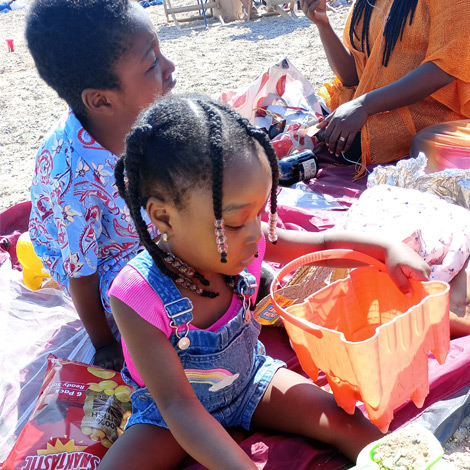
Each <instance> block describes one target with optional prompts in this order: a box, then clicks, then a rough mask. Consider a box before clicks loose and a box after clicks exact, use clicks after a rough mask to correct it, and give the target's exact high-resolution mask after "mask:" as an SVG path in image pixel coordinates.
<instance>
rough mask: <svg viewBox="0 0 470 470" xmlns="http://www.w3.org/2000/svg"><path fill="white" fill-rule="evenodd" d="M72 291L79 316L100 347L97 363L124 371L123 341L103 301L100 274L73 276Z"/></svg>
mask: <svg viewBox="0 0 470 470" xmlns="http://www.w3.org/2000/svg"><path fill="white" fill-rule="evenodd" d="M69 290H70V295H71V296H72V300H73V303H74V305H75V308H76V310H77V312H78V316H79V317H80V320H81V321H82V323H83V326H84V327H85V329H86V331H87V333H88V335H89V336H90V339H91V342H92V344H93V346H94V347H95V349H96V354H95V357H94V359H93V363H94V364H95V365H97V366H100V367H104V368H105V369H114V370H117V371H119V370H121V368H122V364H123V356H122V348H121V344H120V343H119V342H118V341H116V338H115V337H114V335H113V333H112V332H111V328H110V326H109V324H108V320H107V319H106V313H105V311H104V309H103V305H102V303H101V296H100V289H99V275H98V273H97V272H95V273H94V274H92V275H90V276H83V277H78V278H73V277H69Z"/></svg>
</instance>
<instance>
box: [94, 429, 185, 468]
mask: <svg viewBox="0 0 470 470" xmlns="http://www.w3.org/2000/svg"><path fill="white" fill-rule="evenodd" d="M186 456H187V454H186V452H185V451H184V450H183V449H182V448H181V446H180V445H179V444H178V443H177V442H176V440H175V438H174V437H173V436H172V434H171V433H170V431H169V430H168V429H165V428H161V427H158V426H153V425H151V424H135V425H134V426H131V427H130V428H128V429H126V431H124V434H122V436H120V437H119V439H118V440H117V441H116V442H115V443H114V444H113V445H112V446H111V448H110V449H109V450H108V452H107V453H106V454H105V456H104V457H103V460H102V461H101V463H100V465H99V467H98V470H121V469H122V470H160V469H161V470H171V469H173V468H176V467H177V466H178V465H179V464H180V463H181V462H182V461H183V460H184V459H185V458H186Z"/></svg>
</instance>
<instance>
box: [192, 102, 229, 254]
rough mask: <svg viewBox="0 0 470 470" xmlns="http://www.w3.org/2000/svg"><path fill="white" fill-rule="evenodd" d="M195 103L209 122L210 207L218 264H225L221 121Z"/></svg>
mask: <svg viewBox="0 0 470 470" xmlns="http://www.w3.org/2000/svg"><path fill="white" fill-rule="evenodd" d="M197 103H198V104H199V106H200V107H201V108H202V109H203V110H204V112H205V113H206V115H207V118H208V120H209V139H210V144H211V154H212V205H213V208H214V216H215V221H214V225H215V236H216V242H217V251H218V252H219V253H220V262H221V263H226V262H227V250H228V246H227V238H226V236H225V226H224V219H223V218H222V186H223V173H224V161H223V147H222V120H221V118H220V116H219V115H218V114H217V113H216V112H215V111H214V109H212V108H211V107H210V106H209V105H208V104H206V103H204V102H202V101H201V100H198V101H197Z"/></svg>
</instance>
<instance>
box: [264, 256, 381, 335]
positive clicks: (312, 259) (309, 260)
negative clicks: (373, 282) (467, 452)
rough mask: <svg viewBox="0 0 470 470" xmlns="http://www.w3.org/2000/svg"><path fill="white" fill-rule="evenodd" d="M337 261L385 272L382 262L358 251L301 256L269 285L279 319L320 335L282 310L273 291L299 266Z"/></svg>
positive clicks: (301, 320)
mask: <svg viewBox="0 0 470 470" xmlns="http://www.w3.org/2000/svg"><path fill="white" fill-rule="evenodd" d="M338 259H343V260H352V261H360V262H361V263H364V264H368V265H371V266H374V267H375V268H377V269H378V270H379V271H387V268H386V266H385V264H384V263H382V261H379V260H378V259H376V258H374V257H372V256H370V255H366V254H365V253H361V252H359V251H354V250H345V249H337V250H324V251H317V252H315V253H310V254H308V255H304V256H301V257H300V258H297V259H295V260H293V261H291V262H290V263H287V264H286V265H285V266H284V267H283V268H282V269H281V270H280V271H279V272H278V273H277V275H276V277H275V278H274V280H273V282H272V283H271V288H270V292H269V293H270V296H271V301H272V303H273V305H274V308H275V310H276V311H277V312H278V313H279V315H281V317H287V318H289V321H290V322H291V323H293V324H294V325H296V326H298V327H300V328H302V329H303V330H305V331H308V332H309V333H312V334H314V335H316V336H318V335H322V332H321V330H320V329H318V328H314V327H312V325H311V323H310V322H308V321H306V320H304V319H303V318H298V317H295V316H294V315H292V314H290V313H288V312H287V311H286V310H284V309H283V308H282V307H281V306H280V305H279V304H278V303H277V301H276V298H275V295H274V293H275V290H276V289H277V287H278V285H279V281H280V280H281V279H282V278H283V277H284V276H285V275H286V274H288V273H290V272H292V271H295V270H296V269H297V268H300V267H301V266H305V265H306V264H315V263H318V262H320V261H327V260H338Z"/></svg>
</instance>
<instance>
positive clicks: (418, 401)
mask: <svg viewBox="0 0 470 470" xmlns="http://www.w3.org/2000/svg"><path fill="white" fill-rule="evenodd" d="M338 259H342V260H356V261H360V262H362V263H367V264H369V265H371V266H364V267H359V268H357V269H354V270H353V271H352V272H350V273H349V275H348V277H347V278H345V279H340V280H337V281H335V282H333V283H331V284H330V285H328V286H326V287H324V288H322V289H320V290H318V291H317V292H314V293H312V294H311V295H309V296H308V297H307V298H306V299H305V300H304V299H297V302H298V303H294V304H293V305H290V306H288V307H285V308H283V307H281V305H280V303H281V299H279V294H278V293H276V292H275V291H276V289H277V287H278V285H279V283H280V281H281V280H282V279H283V278H284V277H285V276H286V275H287V274H289V273H291V272H292V271H294V270H296V269H297V268H299V267H301V266H305V265H309V264H316V263H319V262H323V261H327V260H338ZM411 284H412V287H413V294H412V296H411V297H407V296H405V295H404V294H402V293H401V292H400V290H399V289H398V287H397V286H396V285H395V283H394V282H393V281H392V279H391V278H390V276H389V275H388V274H387V273H386V268H385V265H384V264H383V263H381V262H380V261H378V260H376V259H374V258H372V257H370V256H367V255H365V254H362V253H359V252H354V251H351V250H327V251H321V252H317V253H312V254H309V255H306V256H302V257H301V258H298V259H296V260H294V261H292V262H291V263H289V264H287V265H286V266H284V268H283V269H281V271H280V272H279V273H278V275H277V276H276V278H275V279H274V281H273V283H272V285H271V300H272V303H273V305H274V308H275V309H276V311H277V312H278V313H279V315H280V316H281V317H282V319H283V321H284V325H285V328H286V330H287V333H288V335H289V338H290V340H291V342H292V344H293V347H294V349H295V352H296V354H297V356H298V358H299V361H300V364H301V366H302V368H303V370H304V371H305V372H306V373H307V374H308V375H309V376H310V377H311V378H312V379H313V380H316V379H317V378H318V370H319V369H321V370H322V371H323V372H324V373H325V375H326V377H327V379H328V383H329V385H330V388H331V390H332V392H333V394H334V396H335V399H336V402H337V403H338V405H339V406H341V407H342V408H343V409H344V410H345V411H346V412H348V413H350V414H352V413H354V410H355V405H356V402H357V401H358V400H360V401H362V402H363V403H364V406H365V409H366V411H367V413H368V415H369V419H370V420H371V421H372V422H373V423H374V424H375V425H376V426H377V427H378V428H379V429H381V430H382V431H383V432H386V431H387V430H388V427H389V424H390V422H391V420H392V419H393V411H394V410H395V409H396V408H397V407H398V406H400V405H401V404H403V403H404V402H405V401H407V400H408V399H409V398H411V400H413V402H414V403H415V405H416V406H417V407H419V408H420V407H421V406H422V405H423V402H424V399H425V397H426V396H427V394H428V393H429V382H428V362H427V356H428V351H431V352H432V353H433V354H434V356H435V357H436V359H437V360H438V361H439V363H440V364H442V363H443V362H444V361H445V358H446V356H447V353H448V350H449V346H450V333H449V285H448V284H447V283H445V282H441V281H430V282H421V281H416V280H411ZM299 300H300V302H299Z"/></svg>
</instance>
